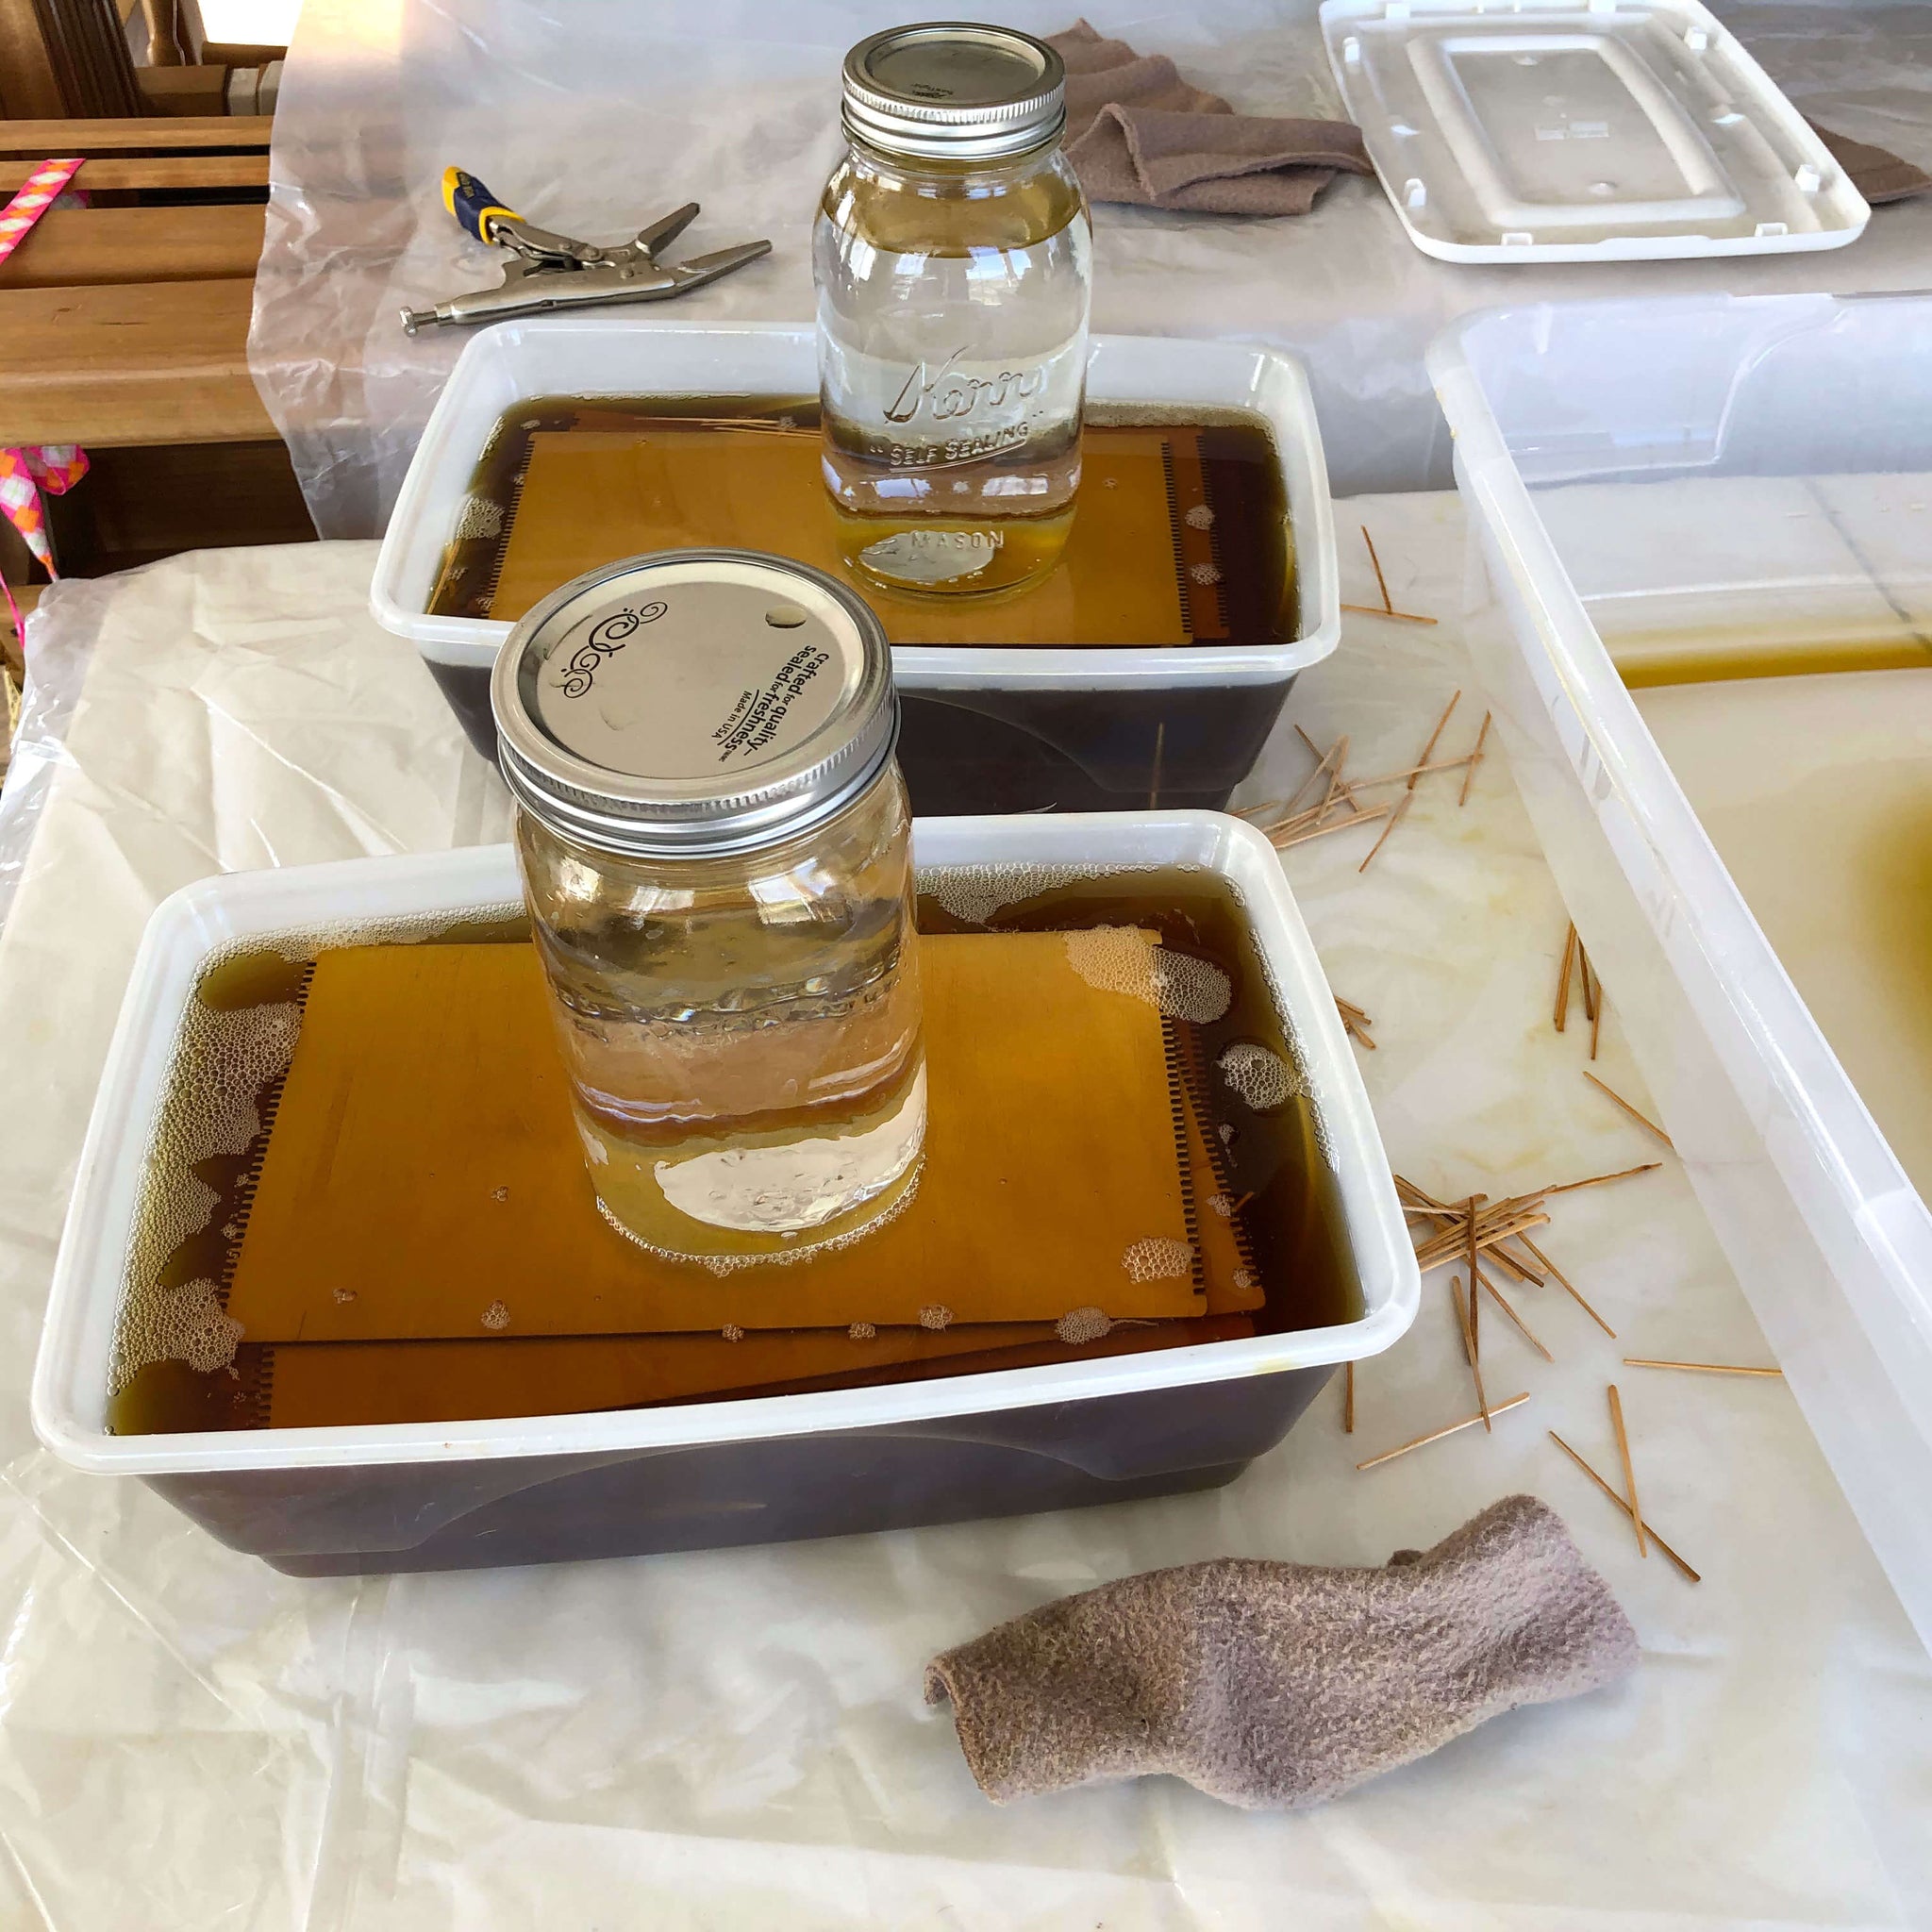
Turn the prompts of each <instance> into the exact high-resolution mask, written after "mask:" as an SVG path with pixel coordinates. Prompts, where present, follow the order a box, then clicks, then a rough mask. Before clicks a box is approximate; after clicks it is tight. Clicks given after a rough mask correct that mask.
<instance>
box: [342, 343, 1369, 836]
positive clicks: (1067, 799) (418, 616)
mask: <svg viewBox="0 0 1932 1932" xmlns="http://www.w3.org/2000/svg"><path fill="white" fill-rule="evenodd" d="M817 391H818V364H817V359H816V338H815V337H814V335H813V332H812V330H811V329H810V328H808V327H801V326H796V325H790V324H750V323H741V324H708V325H698V324H691V323H660V322H651V321H646V320H640V319H638V318H636V317H633V316H626V315H623V314H611V315H601V316H579V317H558V318H548V319H544V320H541V321H536V322H527V323H508V324H504V325H500V326H498V327H495V328H491V329H487V330H485V331H483V332H482V333H481V334H479V335H477V336H476V337H475V339H474V340H473V341H470V342H469V343H468V344H467V345H466V346H465V348H464V350H463V353H462V355H461V357H460V358H458V362H457V366H456V368H455V370H454V371H453V372H452V373H451V375H450V378H449V382H448V384H447V385H446V387H445V388H444V390H443V392H442V395H441V399H440V400H439V401H438V403H437V406H436V409H435V411H434V413H433V414H432V415H431V417H430V420H429V424H428V426H427V428H426V429H425V431H424V434H423V440H422V442H421V443H420V444H419V445H418V447H417V451H416V455H415V458H414V459H413V461H412V462H411V463H410V465H409V472H408V476H407V478H406V479H405V481H404V484H403V489H402V493H401V495H400V496H399V497H398V498H397V501H396V508H395V512H394V514H393V515H392V516H391V519H390V525H389V530H388V533H387V535H386V536H385V537H384V539H383V544H382V552H381V555H380V556H379V558H377V560H376V566H375V581H374V584H373V586H372V590H371V604H372V608H374V610H375V616H376V619H377V621H378V622H379V623H380V624H381V625H383V626H384V627H385V628H386V629H388V630H390V631H392V632H393V633H394V634H395V635H396V636H398V637H403V638H408V640H409V641H411V642H413V643H414V644H415V645H416V647H417V649H418V650H419V651H420V652H421V653H422V655H423V658H424V661H425V663H426V664H427V666H428V668H429V671H430V673H431V675H433V676H434V677H435V678H436V681H437V683H438V684H439V685H440V686H441V689H442V691H443V694H444V695H445V696H446V697H447V698H448V699H449V702H450V705H451V708H453V709H454V710H455V712H456V714H457V716H458V719H459V720H460V721H461V722H462V724H463V728H464V729H465V730H466V731H467V732H468V733H469V735H470V738H471V741H472V742H474V743H475V746H476V747H477V749H478V750H479V751H481V752H483V753H484V754H485V756H492V755H493V754H494V749H495V738H494V733H493V731H492V729H491V723H490V702H489V681H490V667H491V664H492V663H493V662H494V661H495V657H496V651H497V647H498V646H499V645H500V644H501V643H502V641H503V640H504V639H505V638H506V637H508V635H509V629H510V626H509V625H508V623H502V622H492V621H489V620H485V619H478V618H465V617H455V616H447V615H441V616H432V615H430V614H429V612H428V607H429V602H430V597H431V593H432V591H433V590H434V587H435V585H436V581H437V575H438V571H439V568H440V566H441V560H442V557H443V553H444V550H445V547H446V546H447V544H448V543H449V541H450V540H451V539H452V537H454V536H455V535H456V533H457V531H458V525H459V521H460V519H461V518H462V516H463V512H464V505H465V502H466V500H467V498H468V495H469V491H470V484H471V479H472V477H473V476H474V475H475V470H476V465H477V461H478V459H479V458H481V456H482V454H483V450H484V446H485V443H486V441H488V439H489V437H490V435H491V431H492V430H493V429H494V428H495V426H496V425H497V423H498V422H499V421H500V420H501V418H502V416H503V414H504V412H505V411H506V410H508V409H509V408H513V407H514V406H515V405H516V404H518V403H521V402H529V401H532V400H534V399H537V398H540V397H555V396H564V395H568V396H582V397H587V398H594V397H597V396H613V397H615V396H640V395H702V396H718V395H743V396H765V397H770V396H815V395H816V394H817ZM1087 393H1088V397H1089V400H1090V401H1091V402H1094V403H1101V404H1108V403H1124V404H1149V403H1152V404H1157V405H1162V404H1173V405H1177V406H1180V407H1182V408H1206V409H1219V410H1226V409H1239V410H1242V411H1245V412H1248V413H1250V414H1252V415H1255V416H1257V417H1259V418H1260V419H1261V420H1262V421H1263V422H1264V423H1265V424H1266V425H1267V427H1268V430H1269V432H1270V434H1271V436H1272V438H1273V440H1274V447H1275V450H1276V453H1277V454H1278V456H1279V458H1280V461H1281V467H1282V474H1283V480H1284V483H1285V485H1286V493H1287V499H1288V514H1289V522H1290V525H1291V555H1292V558H1293V563H1294V570H1295V577H1296V586H1297V598H1298V607H1299V621H1298V625H1297V634H1296V635H1295V637H1294V638H1293V639H1292V640H1291V641H1288V642H1285V643H1274V644H1233V643H1226V644H1222V643H1206V644H1193V645H1184V646H1179V647H1152V646H1134V647H1119V648H1068V649H1048V648H1041V647H1039V646H1026V647H1008V646H1002V645H1000V644H998V643H997V642H992V643H989V644H984V645H981V644H974V645H970V646H966V645H943V646H942V645H926V644H917V645H899V646H896V647H895V648H894V650H893V652H892V670H893V676H894V679H895V681H896V683H897V685H898V689H899V694H900V700H901V704H902V707H903V729H902V733H901V738H900V744H899V758H900V763H901V765H902V766H903V767H904V769H905V773H906V778H907V783H908V787H909V789H910V791H911V793H912V801H913V808H914V809H915V810H916V811H919V812H921V813H923V814H927V815H930V814H935V813H947V812H975V811H986V812H1001V811H1037V810H1041V809H1044V808H1049V807H1052V808H1058V809H1061V810H1075V811H1077V810H1095V811H1102V810H1120V809H1131V808H1137V807H1148V806H1172V807H1208V808H1218V807H1220V806H1223V805H1224V804H1226V802H1227V798H1228V795H1229V793H1230V792H1231V791H1233V790H1234V788H1235V786H1236V785H1238V784H1239V783H1240V782H1241V779H1242V778H1243V777H1245V776H1246V775H1247V773H1248V770H1249V768H1250V767H1251V766H1252V765H1253V764H1254V761H1255V759H1256V758H1257V755H1258V754H1259V752H1260V749H1261V745H1262V742H1263V741H1264V740H1265V739H1266V738H1267V736H1268V733H1269V732H1270V730H1271V729H1273V727H1274V721H1275V719H1276V718H1277V717H1279V716H1280V714H1281V708H1282V706H1283V705H1284V704H1285V703H1286V702H1287V698H1288V693H1289V691H1290V690H1291V688H1292V686H1293V684H1294V680H1295V677H1296V675H1298V674H1299V673H1300V672H1302V671H1304V670H1306V669H1307V666H1308V665H1310V664H1314V663H1318V662H1319V661H1320V660H1321V659H1322V658H1325V657H1327V656H1328V654H1329V653H1330V652H1331V651H1333V650H1334V648H1335V646H1336V643H1337V642H1338V641H1339V640H1340V638H1341V607H1340V603H1339V601H1338V600H1339V597H1340V591H1339V590H1338V588H1337V575H1336V565H1335V531H1334V523H1333V518H1332V514H1331V509H1330V505H1329V498H1328V472H1327V466H1326V463H1325V461H1324V457H1323V453H1322V441H1321V433H1320V431H1319V429H1318V428H1317V426H1316V423H1315V410H1314V404H1313V401H1312V399H1311V397H1310V395H1309V392H1308V385H1307V377H1306V375H1304V374H1303V372H1302V369H1301V366H1300V365H1299V364H1298V363H1296V362H1295V361H1293V360H1292V359H1291V358H1288V357H1286V356H1282V355H1279V354H1277V353H1276V352H1274V350H1270V349H1256V348H1248V347H1244V346H1242V345H1241V344H1240V343H1235V342H1207V341H1182V340H1174V339H1168V338H1165V337H1152V336H1095V337H1093V338H1092V339H1091V342H1090V345H1089V356H1088V366H1087ZM765 547H767V548H769V547H771V546H770V545H766V546H765ZM612 560H614V559H612ZM861 588H862V587H861ZM987 614H988V624H989V630H990V632H991V634H992V635H993V636H994V637H995V638H996V637H997V627H998V618H999V611H998V606H997V604H996V603H994V604H992V605H991V606H990V607H989V609H988V613H987Z"/></svg>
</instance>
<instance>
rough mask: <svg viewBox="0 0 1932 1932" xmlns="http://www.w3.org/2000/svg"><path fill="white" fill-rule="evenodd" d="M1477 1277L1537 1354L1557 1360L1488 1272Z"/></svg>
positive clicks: (1549, 1359)
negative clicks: (1533, 1332)
mask: <svg viewBox="0 0 1932 1932" xmlns="http://www.w3.org/2000/svg"><path fill="white" fill-rule="evenodd" d="M1476 1279H1477V1280H1478V1281H1480V1282H1481V1283H1482V1285H1483V1286H1484V1287H1485V1288H1486V1289H1488V1290H1489V1291H1490V1293H1491V1295H1493V1296H1494V1297H1495V1302H1496V1306H1497V1307H1499V1308H1501V1309H1502V1311H1503V1312H1504V1313H1505V1314H1506V1315H1507V1316H1508V1317H1509V1319H1510V1320H1511V1321H1512V1322H1514V1323H1515V1324H1516V1326H1517V1329H1518V1331H1519V1332H1520V1333H1521V1334H1522V1336H1523V1339H1524V1341H1526V1342H1528V1343H1529V1345H1530V1347H1532V1348H1533V1349H1535V1350H1536V1352H1537V1354H1539V1355H1540V1356H1541V1357H1542V1358H1543V1359H1544V1361H1546V1362H1553V1361H1555V1360H1556V1359H1557V1357H1555V1356H1553V1355H1552V1354H1551V1353H1550V1352H1549V1350H1548V1349H1546V1348H1545V1347H1544V1346H1543V1345H1542V1343H1541V1341H1538V1340H1537V1339H1536V1337H1535V1336H1534V1335H1532V1334H1531V1333H1530V1330H1529V1324H1528V1323H1527V1322H1525V1321H1524V1319H1523V1317H1522V1316H1521V1315H1519V1314H1518V1313H1517V1312H1516V1310H1515V1309H1514V1308H1512V1307H1510V1306H1509V1303H1508V1301H1507V1299H1506V1298H1505V1296H1504V1293H1503V1291H1502V1290H1501V1289H1500V1288H1498V1287H1497V1286H1496V1284H1495V1283H1494V1282H1493V1281H1491V1279H1490V1278H1489V1276H1488V1275H1487V1274H1478V1275H1477V1276H1476Z"/></svg>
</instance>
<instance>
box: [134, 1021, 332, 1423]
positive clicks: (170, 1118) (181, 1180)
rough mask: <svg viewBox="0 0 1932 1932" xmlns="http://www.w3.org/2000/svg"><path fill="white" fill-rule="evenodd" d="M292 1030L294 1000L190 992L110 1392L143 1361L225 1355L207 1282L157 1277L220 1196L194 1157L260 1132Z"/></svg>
mask: <svg viewBox="0 0 1932 1932" xmlns="http://www.w3.org/2000/svg"><path fill="white" fill-rule="evenodd" d="M301 1030H302V1009H301V1008H300V1007H298V1006H296V1005H294V1004H293V1003H292V1002H290V1003H277V1004H275V1005H272V1006H259V1007H244V1008H240V1009H238V1010H236V1011H233V1012H225V1013H223V1012H215V1011H213V1010H212V1009H211V1008H208V1007H206V1006H204V1005H202V1003H201V1002H200V1001H199V1000H191V1001H189V1002H188V1005H187V1007H186V1008H185V1009H184V1012H183V1016H182V1023H181V1031H180V1034H179V1036H178V1038H177V1040H176V1041H175V1055H174V1064H173V1066H172V1068H171V1070H170V1075H169V1078H168V1080H167V1082H166V1084H165V1086H164V1088H163V1091H162V1096H161V1103H160V1108H159V1110H158V1118H157V1120H156V1122H155V1127H154V1133H153V1137H152V1139H151V1141H150V1142H149V1152H148V1159H147V1170H146V1174H145V1176H144V1178H143V1182H142V1200H141V1205H140V1208H139V1209H138V1211H137V1213H136V1217H135V1224H134V1234H133V1238H132V1240H131V1241H130V1243H129V1248H128V1255H127V1261H126V1266H125V1274H124V1280H125V1289H124V1291H123V1298H122V1305H121V1319H120V1322H119V1324H118V1325H117V1329H116V1333H115V1337H114V1346H113V1351H112V1355H111V1357H110V1360H109V1362H108V1385H109V1389H110V1391H111V1392H112V1393H114V1394H119V1393H120V1391H122V1390H123V1389H125V1387H126V1386H127V1384H128V1382H129V1381H130V1380H131V1379H132V1378H133V1377H134V1376H135V1375H136V1374H138V1373H139V1372H140V1371H141V1370H142V1369H144V1368H146V1367H148V1366H149V1364H150V1363H153V1362H166V1361H181V1362H186V1363H187V1364H188V1365H189V1367H190V1368H192V1369H196V1370H199V1371H200V1372H201V1373H202V1374H212V1373H213V1371H215V1370H216V1369H219V1368H222V1367H225V1365H226V1364H227V1363H229V1362H231V1361H233V1359H234V1357H235V1347H236V1344H237V1343H238V1342H239V1341H241V1339H242V1324H240V1323H239V1322H235V1321H231V1320H230V1319H229V1317H228V1316H227V1315H226V1314H225V1313H224V1312H223V1310H222V1306H221V1300H220V1291H219V1290H218V1288H217V1286H216V1284H215V1283H214V1282H212V1281H208V1280H201V1281H191V1282H186V1283H182V1284H178V1285H176V1286H174V1287H166V1286H163V1285H162V1283H161V1281H160V1279H159V1276H160V1273H161V1269H162V1267H163V1266H164V1265H165V1263H166V1261H167V1259H168V1257H169V1256H170V1255H171V1254H173V1253H174V1251H175V1248H176V1247H177V1246H178V1245H179V1244H180V1243H181V1242H182V1241H185V1240H186V1239H187V1238H188V1237H189V1236H190V1235H192V1234H195V1233H197V1232H198V1231H199V1230H201V1229H202V1228H205V1227H206V1226H208V1223H209V1221H210V1219H211V1218H212V1217H213V1215H214V1212H215V1210H216V1208H218V1207H219V1206H220V1205H221V1197H220V1196H219V1195H218V1194H216V1192H215V1191H214V1190H213V1189H212V1188H210V1187H209V1186H208V1184H207V1183H206V1182H205V1181H204V1180H202V1179H201V1177H200V1176H199V1175H198V1174H196V1173H195V1171H194V1170H195V1166H196V1164H197V1163H198V1162H201V1161H204V1160H208V1159H211V1158H215V1157H217V1156H220V1155H227V1156H230V1157H233V1156H235V1155H239V1154H242V1153H245V1152H246V1151H247V1148H248V1146H249V1143H250V1142H251V1141H253V1140H254V1139H255V1138H256V1136H257V1135H258V1134H259V1133H260V1132H261V1124H262V1123H261V1115H260V1113H259V1111H258V1107H257V1101H258V1096H259V1095H260V1094H261V1093H262V1091H264V1090H265V1089H266V1088H267V1086H268V1085H269V1083H270V1082H271V1081H272V1080H274V1079H275V1077H276V1076H277V1075H278V1074H284V1073H286V1072H287V1071H288V1067H289V1062H290V1061H291V1059H292V1058H294V1054H295V1040H296V1036H297V1035H298V1034H299V1033H300V1032H301Z"/></svg>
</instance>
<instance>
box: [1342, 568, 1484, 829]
mask: <svg viewBox="0 0 1932 1932" xmlns="http://www.w3.org/2000/svg"><path fill="white" fill-rule="evenodd" d="M1363 534H1364V535H1366V534H1367V533H1366V532H1364V533H1363ZM1461 702H1462V692H1461V691H1459V690H1457V691H1454V692H1452V693H1451V694H1450V698H1449V702H1448V703H1447V704H1446V705H1444V706H1443V707H1442V715H1441V717H1440V718H1438V719H1437V720H1436V728H1435V729H1434V730H1433V731H1432V732H1430V733H1429V741H1428V743H1426V744H1425V745H1424V746H1423V755H1422V757H1421V758H1418V759H1416V761H1415V762H1416V770H1415V771H1413V772H1411V773H1410V774H1409V776H1408V789H1409V790H1410V791H1414V790H1415V781H1416V779H1417V778H1418V777H1419V776H1420V775H1421V768H1422V767H1423V766H1424V765H1426V764H1427V763H1428V761H1429V754H1430V753H1431V752H1433V751H1434V750H1435V748H1436V741H1437V740H1438V739H1440V738H1441V735H1442V731H1443V728H1444V726H1446V725H1447V724H1448V723H1449V714H1450V712H1452V711H1453V710H1455V708H1456V707H1457V705H1458V704H1460V703H1461Z"/></svg>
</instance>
